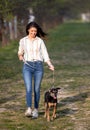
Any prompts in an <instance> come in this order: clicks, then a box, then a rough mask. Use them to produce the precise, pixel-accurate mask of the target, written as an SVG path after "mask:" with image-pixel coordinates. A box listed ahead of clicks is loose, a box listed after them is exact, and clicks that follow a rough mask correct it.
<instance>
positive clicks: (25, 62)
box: [23, 58, 35, 69]
mask: <svg viewBox="0 0 90 130" xmlns="http://www.w3.org/2000/svg"><path fill="white" fill-rule="evenodd" d="M23 62H24V64H26V65H28V66H29V67H31V68H33V69H34V68H35V67H33V66H32V65H30V64H28V62H27V61H25V59H24V58H23Z"/></svg>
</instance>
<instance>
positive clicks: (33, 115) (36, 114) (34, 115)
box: [32, 109, 38, 118]
mask: <svg viewBox="0 0 90 130" xmlns="http://www.w3.org/2000/svg"><path fill="white" fill-rule="evenodd" d="M32 118H38V110H37V109H34V111H33V112H32Z"/></svg>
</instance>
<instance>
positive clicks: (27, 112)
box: [25, 108, 32, 117]
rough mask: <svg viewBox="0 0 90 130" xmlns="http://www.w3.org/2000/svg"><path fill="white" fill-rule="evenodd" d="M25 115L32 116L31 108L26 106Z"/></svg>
mask: <svg viewBox="0 0 90 130" xmlns="http://www.w3.org/2000/svg"><path fill="white" fill-rule="evenodd" d="M25 116H27V117H29V116H32V109H31V108H28V109H27V110H26V112H25Z"/></svg>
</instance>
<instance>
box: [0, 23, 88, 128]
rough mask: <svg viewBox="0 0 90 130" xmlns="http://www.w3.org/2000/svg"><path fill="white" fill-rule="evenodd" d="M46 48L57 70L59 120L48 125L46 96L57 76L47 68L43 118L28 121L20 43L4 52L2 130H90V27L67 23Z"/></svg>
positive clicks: (0, 61) (0, 60)
mask: <svg viewBox="0 0 90 130" xmlns="http://www.w3.org/2000/svg"><path fill="white" fill-rule="evenodd" d="M46 46H47V48H48V52H49V54H50V58H51V60H52V62H53V64H54V66H55V74H54V76H55V83H54V85H55V87H57V86H58V87H61V92H60V94H59V95H58V108H57V118H56V119H55V120H54V121H51V122H47V121H46V119H44V118H43V115H44V104H43V101H44V92H45V91H46V90H47V89H49V88H50V87H51V86H52V85H53V83H52V81H53V73H52V72H51V71H50V70H48V67H47V65H46V64H44V68H45V74H44V78H43V82H42V85H41V99H40V108H39V118H38V119H35V120H32V119H31V118H26V117H25V116H24V112H25V109H26V104H25V87H24V83H23V79H22V62H20V61H19V60H18V57H17V51H18V41H14V42H12V43H11V44H10V45H8V46H6V47H4V48H0V130H79V129H82V130H89V128H90V125H89V122H90V110H89V109H90V23H64V24H62V25H60V26H57V27H56V28H55V29H52V30H50V31H49V36H48V40H47V41H46Z"/></svg>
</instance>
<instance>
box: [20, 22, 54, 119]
mask: <svg viewBox="0 0 90 130" xmlns="http://www.w3.org/2000/svg"><path fill="white" fill-rule="evenodd" d="M26 34H27V36H26V37H24V38H22V39H20V42H19V49H18V57H19V60H20V61H24V65H23V77H24V83H25V87H26V103H27V107H28V108H27V110H26V112H25V116H32V117H33V118H37V117H38V107H39V100H40V85H41V81H42V77H43V72H44V71H43V60H44V62H46V63H47V64H48V66H49V69H51V70H52V71H54V66H53V65H52V63H51V61H50V58H49V55H48V52H47V49H46V46H45V44H44V41H43V40H42V39H41V37H45V35H46V33H44V32H43V30H42V29H41V27H40V26H39V25H38V24H37V23H35V22H31V23H29V24H28V25H27V26H26ZM32 78H34V110H33V111H32Z"/></svg>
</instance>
